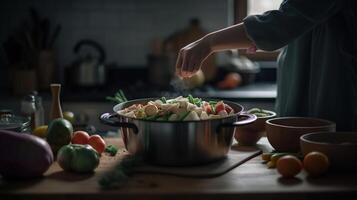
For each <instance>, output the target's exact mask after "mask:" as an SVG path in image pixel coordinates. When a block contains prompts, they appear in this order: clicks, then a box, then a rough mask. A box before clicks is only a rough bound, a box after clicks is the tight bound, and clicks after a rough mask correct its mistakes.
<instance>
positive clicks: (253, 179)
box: [0, 138, 357, 200]
mask: <svg viewBox="0 0 357 200" xmlns="http://www.w3.org/2000/svg"><path fill="white" fill-rule="evenodd" d="M108 142H109V143H111V144H116V145H118V144H120V141H119V140H113V139H110V140H109V141H108ZM260 143H264V144H265V143H266V139H265V138H263V139H262V140H261V142H260ZM346 159H347V158H346ZM115 161H116V158H112V157H107V156H105V157H104V156H103V158H102V160H101V163H100V166H99V168H97V171H96V173H94V174H90V175H78V174H71V173H67V172H63V171H62V170H61V169H60V168H59V166H58V165H57V163H54V164H53V165H52V166H51V168H50V169H49V170H48V171H47V172H46V174H45V177H44V178H41V179H38V180H29V181H10V182H7V181H4V180H1V179H0V199H1V200H5V199H26V200H32V199H36V200H41V199H46V200H60V199H63V200H71V199H75V200H79V199H86V200H87V199H88V200H91V199H100V200H120V199H139V198H140V199H145V200H147V199H170V200H172V199H185V200H188V199H196V200H197V199H205V200H207V199H220V200H222V199H235V200H237V199H241V200H242V199H248V200H253V199H265V200H268V199H274V200H278V199H289V200H293V199H310V198H311V199H324V200H327V199H357V173H354V174H351V173H345V174H333V173H329V174H327V175H326V176H324V177H322V178H317V179H316V178H315V179H311V178H308V177H307V176H306V174H305V173H304V172H302V173H300V174H299V175H298V176H297V178H295V179H282V178H280V176H279V175H278V173H277V172H276V170H275V169H267V166H266V165H265V164H262V161H261V158H260V156H258V157H255V158H253V159H251V160H250V161H248V162H246V163H244V164H243V165H241V166H239V167H237V168H235V169H233V170H232V171H230V172H228V173H226V174H224V175H222V176H219V177H216V178H182V177H175V176H169V175H157V174H136V175H133V176H132V177H130V178H129V181H128V182H127V183H126V184H125V185H124V186H123V187H122V188H120V189H115V190H101V189H100V187H99V185H98V183H97V180H98V178H99V177H100V176H101V174H103V172H104V171H106V170H108V169H109V168H110V166H112V165H113V164H114V163H115Z"/></svg>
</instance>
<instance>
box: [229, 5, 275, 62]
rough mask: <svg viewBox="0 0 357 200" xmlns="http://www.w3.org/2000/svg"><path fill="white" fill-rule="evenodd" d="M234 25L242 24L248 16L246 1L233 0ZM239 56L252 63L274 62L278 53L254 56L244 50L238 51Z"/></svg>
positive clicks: (258, 53) (261, 53) (257, 53)
mask: <svg viewBox="0 0 357 200" xmlns="http://www.w3.org/2000/svg"><path fill="white" fill-rule="evenodd" d="M233 13H234V24H238V23H241V22H243V19H244V18H245V17H246V16H247V15H248V0H233ZM238 53H239V55H243V56H245V57H247V58H249V59H251V60H254V61H276V60H277V58H278V56H279V53H280V51H279V50H277V51H272V52H267V51H265V52H256V53H255V54H247V52H246V50H243V49H240V50H238Z"/></svg>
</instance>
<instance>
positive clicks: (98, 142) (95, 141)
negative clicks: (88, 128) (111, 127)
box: [88, 135, 105, 154]
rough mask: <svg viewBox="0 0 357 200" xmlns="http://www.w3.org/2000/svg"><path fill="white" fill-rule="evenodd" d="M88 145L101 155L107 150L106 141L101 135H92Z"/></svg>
mask: <svg viewBox="0 0 357 200" xmlns="http://www.w3.org/2000/svg"><path fill="white" fill-rule="evenodd" d="M88 144H89V145H91V146H92V147H93V148H94V149H95V150H97V152H98V153H99V154H102V153H103V151H104V150H105V141H104V140H103V138H102V137H100V136H99V135H92V136H90V137H89V140H88Z"/></svg>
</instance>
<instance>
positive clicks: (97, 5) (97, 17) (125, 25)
mask: <svg viewBox="0 0 357 200" xmlns="http://www.w3.org/2000/svg"><path fill="white" fill-rule="evenodd" d="M227 4H228V3H227V1H224V0H180V1H177V0H73V1H70V0H63V1H59V0H11V1H9V0H2V1H0V24H1V26H0V41H1V44H2V43H3V41H4V40H5V39H6V38H7V37H8V35H9V34H10V33H11V32H12V31H13V30H14V29H15V28H16V27H18V26H20V22H21V21H22V20H24V19H28V20H29V7H30V6H33V7H34V8H36V9H37V10H38V11H39V13H40V15H41V16H47V17H49V19H50V21H51V23H52V24H51V25H54V24H55V23H59V24H61V25H62V31H61V33H60V35H59V38H58V40H57V41H56V44H55V50H56V52H57V62H58V64H59V66H61V67H63V66H64V65H67V64H69V63H71V62H72V61H73V60H74V59H75V55H74V54H73V51H72V49H73V46H74V45H75V43H76V42H77V41H78V40H80V39H83V38H90V39H94V40H96V41H97V42H99V43H100V44H102V45H103V46H104V48H105V50H106V52H107V61H108V62H116V63H117V64H118V65H119V66H145V64H146V55H147V53H148V52H149V50H150V48H149V46H150V42H151V41H152V39H154V38H165V37H167V36H168V35H169V34H171V33H173V32H175V31H177V30H178V29H181V28H183V27H185V26H186V25H187V24H188V21H189V19H190V18H192V17H197V18H199V19H200V20H201V22H202V25H203V27H204V28H206V29H207V30H209V31H212V30H216V29H219V28H222V27H225V26H226V25H227V18H228V16H227V12H228V5H227ZM0 59H1V60H0V74H1V75H2V77H0V78H1V79H2V78H3V77H4V76H5V71H4V66H6V59H5V56H4V52H3V49H2V48H1V49H0ZM0 84H3V83H1V82H0ZM0 86H1V85H0Z"/></svg>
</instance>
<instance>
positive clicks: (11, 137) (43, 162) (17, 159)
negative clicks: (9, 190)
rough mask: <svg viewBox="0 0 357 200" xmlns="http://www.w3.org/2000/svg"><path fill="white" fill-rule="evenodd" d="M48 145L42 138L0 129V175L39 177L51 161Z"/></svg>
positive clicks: (6, 176)
mask: <svg viewBox="0 0 357 200" xmlns="http://www.w3.org/2000/svg"><path fill="white" fill-rule="evenodd" d="M53 160H54V157H53V153H52V151H51V147H50V145H49V144H48V143H47V142H46V141H45V140H43V139H41V138H39V137H37V136H34V135H30V134H26V133H18V132H13V131H4V130H0V175H2V176H3V177H4V178H8V179H13V178H15V179H22V178H35V177H40V176H42V175H43V173H45V172H46V171H47V170H48V168H49V167H50V166H51V164H52V163H53Z"/></svg>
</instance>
